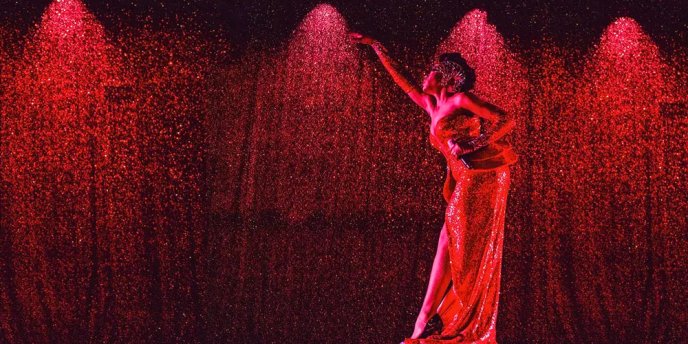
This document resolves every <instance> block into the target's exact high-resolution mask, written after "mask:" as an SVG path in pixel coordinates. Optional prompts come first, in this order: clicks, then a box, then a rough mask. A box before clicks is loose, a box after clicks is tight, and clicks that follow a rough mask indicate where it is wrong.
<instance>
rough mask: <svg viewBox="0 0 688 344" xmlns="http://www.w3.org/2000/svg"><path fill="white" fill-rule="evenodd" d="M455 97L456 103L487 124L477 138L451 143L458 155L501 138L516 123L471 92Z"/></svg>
mask: <svg viewBox="0 0 688 344" xmlns="http://www.w3.org/2000/svg"><path fill="white" fill-rule="evenodd" d="M454 99H456V105H457V106H458V107H460V108H464V109H467V110H468V111H470V112H472V113H474V114H475V115H476V116H478V117H480V118H481V119H484V120H485V121H481V123H485V125H484V126H483V125H481V134H480V135H479V136H478V137H477V138H475V139H472V140H469V141H464V142H453V141H452V142H450V143H449V146H450V147H451V148H450V149H451V151H452V153H453V154H454V155H456V156H460V155H463V154H467V153H471V152H474V151H476V150H478V149H480V148H483V147H485V146H487V145H488V144H490V143H492V142H494V141H497V140H499V139H500V138H502V137H503V136H504V135H506V134H508V133H509V132H511V130H513V129H514V127H515V125H516V123H515V122H514V121H513V120H512V119H510V118H509V117H508V116H507V115H506V113H505V112H504V111H503V110H501V109H500V108H498V107H496V106H494V105H492V104H490V103H487V102H484V101H482V100H481V99H480V98H478V97H476V96H475V95H473V94H471V93H464V94H462V95H461V96H460V97H456V98H454Z"/></svg>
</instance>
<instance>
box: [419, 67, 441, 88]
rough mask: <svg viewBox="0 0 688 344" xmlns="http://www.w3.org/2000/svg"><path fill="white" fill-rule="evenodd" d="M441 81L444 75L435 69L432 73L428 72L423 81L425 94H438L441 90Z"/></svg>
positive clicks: (431, 70)
mask: <svg viewBox="0 0 688 344" xmlns="http://www.w3.org/2000/svg"><path fill="white" fill-rule="evenodd" d="M441 80H442V73H440V72H438V71H437V70H436V69H435V68H432V69H430V72H428V74H427V75H426V76H425V79H424V80H423V92H426V93H437V92H438V91H439V90H440V89H441V86H440V81H441Z"/></svg>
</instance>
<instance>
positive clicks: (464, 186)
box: [404, 166, 511, 344]
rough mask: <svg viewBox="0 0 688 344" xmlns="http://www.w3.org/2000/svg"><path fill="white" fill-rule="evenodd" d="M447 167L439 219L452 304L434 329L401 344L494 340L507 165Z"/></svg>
mask: <svg viewBox="0 0 688 344" xmlns="http://www.w3.org/2000/svg"><path fill="white" fill-rule="evenodd" d="M452 170H453V172H454V173H453V175H454V178H455V179H456V185H455V187H454V190H453V192H452V193H451V196H450V198H449V201H448V205H447V210H446V212H445V222H446V227H447V235H448V239H449V240H448V246H449V247H448V249H449V261H450V265H451V276H452V292H454V294H455V296H456V302H457V306H456V307H453V309H454V310H455V311H453V313H452V314H451V316H450V319H451V320H450V321H448V322H447V323H446V324H444V326H443V328H442V330H441V332H440V333H436V334H433V335H430V336H428V337H427V338H423V339H410V338H406V339H405V340H404V343H405V344H439V343H497V338H496V337H497V333H496V324H497V306H498V305H499V287H500V279H501V267H502V247H503V239H504V217H505V215H506V205H507V196H508V192H509V186H510V182H511V180H510V171H509V166H503V167H500V168H497V169H492V170H469V169H458V168H452Z"/></svg>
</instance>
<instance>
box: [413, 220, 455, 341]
mask: <svg viewBox="0 0 688 344" xmlns="http://www.w3.org/2000/svg"><path fill="white" fill-rule="evenodd" d="M449 282H451V268H450V265H449V238H448V237H447V224H446V223H444V224H443V225H442V231H441V232H440V238H439V240H438V242H437V253H436V254H435V261H434V262H433V264H432V272H430V282H428V290H427V292H426V294H425V300H424V301H423V306H422V307H421V310H420V313H419V314H418V318H417V319H416V324H415V328H414V329H413V334H412V335H411V338H418V336H420V334H421V333H423V330H424V329H425V324H426V323H427V322H428V320H430V318H432V317H433V316H434V315H435V314H436V313H437V307H439V305H440V303H441V302H442V297H443V296H444V291H446V290H447V287H448V286H449Z"/></svg>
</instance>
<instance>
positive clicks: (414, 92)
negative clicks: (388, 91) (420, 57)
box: [349, 33, 427, 109]
mask: <svg viewBox="0 0 688 344" xmlns="http://www.w3.org/2000/svg"><path fill="white" fill-rule="evenodd" d="M349 36H350V37H351V38H352V39H353V40H354V41H355V42H357V43H361V44H367V45H370V46H371V47H372V48H373V50H375V53H376V54H377V56H378V57H379V58H380V61H381V62H382V65H383V66H384V67H385V69H386V70H387V72H388V73H389V75H390V76H391V77H392V80H394V82H395V83H396V84H397V85H398V86H399V87H401V89H402V90H403V91H404V93H406V94H407V95H408V96H409V97H410V98H411V100H413V102H414V103H416V104H417V105H418V106H420V107H421V108H423V109H426V108H427V95H426V94H424V93H423V91H422V90H421V89H420V87H418V86H417V85H415V84H414V83H413V82H412V81H411V78H409V77H408V76H407V75H408V73H406V71H404V69H403V67H402V66H401V64H400V63H399V62H397V61H396V60H395V59H393V58H392V57H391V56H389V52H388V51H387V48H385V47H384V45H382V43H380V42H379V41H377V40H375V39H372V38H370V37H367V36H364V35H361V34H359V33H350V34H349Z"/></svg>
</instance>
